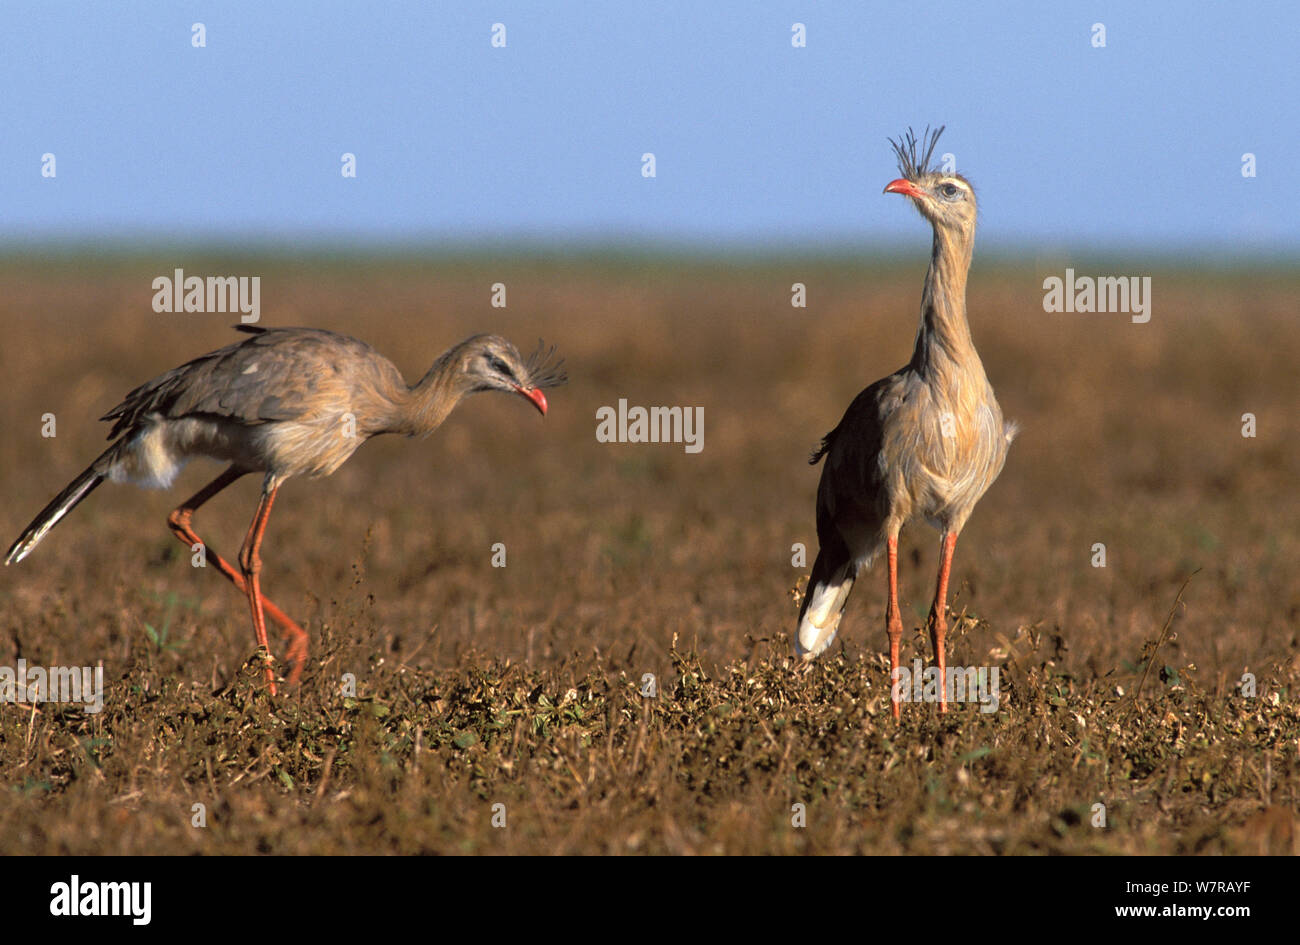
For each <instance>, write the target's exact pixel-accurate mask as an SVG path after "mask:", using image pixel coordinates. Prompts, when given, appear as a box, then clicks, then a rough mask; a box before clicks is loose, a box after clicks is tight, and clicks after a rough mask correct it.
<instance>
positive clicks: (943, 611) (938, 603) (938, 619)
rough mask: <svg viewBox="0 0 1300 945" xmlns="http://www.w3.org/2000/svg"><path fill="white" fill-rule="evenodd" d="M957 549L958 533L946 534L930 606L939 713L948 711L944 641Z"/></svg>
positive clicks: (942, 541)
mask: <svg viewBox="0 0 1300 945" xmlns="http://www.w3.org/2000/svg"><path fill="white" fill-rule="evenodd" d="M956 548H957V533H956V532H945V533H944V536H943V538H942V539H941V552H940V553H941V556H942V560H941V561H940V563H939V580H938V583H937V584H936V585H935V588H934V603H933V604H931V605H930V643H931V645H933V646H934V658H935V662H936V663H937V664H938V666H939V711H940V712H947V711H948V656H947V654H946V653H945V652H944V645H943V640H944V636H946V635H947V633H948V574H949V572H950V571H952V553H953V551H954V550H956Z"/></svg>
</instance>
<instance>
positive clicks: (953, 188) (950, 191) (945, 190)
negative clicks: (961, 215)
mask: <svg viewBox="0 0 1300 945" xmlns="http://www.w3.org/2000/svg"><path fill="white" fill-rule="evenodd" d="M939 192H940V193H941V194H943V195H944V196H945V197H948V198H949V199H951V198H953V197H956V196H957V185H956V184H944V185H943V186H942V187H940V188H939Z"/></svg>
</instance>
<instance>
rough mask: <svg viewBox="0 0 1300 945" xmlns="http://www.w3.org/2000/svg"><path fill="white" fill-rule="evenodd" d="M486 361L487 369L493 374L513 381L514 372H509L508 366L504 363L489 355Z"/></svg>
mask: <svg viewBox="0 0 1300 945" xmlns="http://www.w3.org/2000/svg"><path fill="white" fill-rule="evenodd" d="M487 360H488V367H490V368H491V369H492V370H493V371H494V372H495V373H497V374H500V375H502V376H504V377H508V378H511V379H512V380H513V379H514V376H515V372H514V371H512V370H510V365H508V364H506V362H504V361H502V360H501V359H500V358H498V357H497V356H496V355H494V354H489V355H488V359H487Z"/></svg>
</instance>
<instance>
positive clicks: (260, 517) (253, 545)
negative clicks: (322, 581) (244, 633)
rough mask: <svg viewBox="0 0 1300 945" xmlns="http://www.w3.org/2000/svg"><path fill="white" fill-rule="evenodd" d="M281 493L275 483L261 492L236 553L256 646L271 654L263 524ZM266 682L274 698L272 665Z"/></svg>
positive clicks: (264, 526) (267, 665) (267, 666)
mask: <svg viewBox="0 0 1300 945" xmlns="http://www.w3.org/2000/svg"><path fill="white" fill-rule="evenodd" d="M279 489H280V485H279V483H276V484H275V485H274V486H272V487H271V488H270V489H269V490H264V491H263V492H262V499H261V501H260V502H258V503H257V511H256V512H255V513H254V514H253V521H252V523H251V524H250V525H249V526H248V535H247V537H245V538H244V547H243V548H241V549H239V568H240V570H241V571H243V572H244V583H245V587H244V590H245V592H246V593H247V594H248V606H249V609H251V610H252V612H253V633H254V634H255V635H256V636H257V645H258V646H260V647H261V648H262V649H264V650H266V653H267V656H268V657H269V656H270V654H271V645H270V644H269V643H268V642H267V641H266V618H265V617H264V616H263V614H262V610H263V608H262V577H261V575H262V555H261V550H262V535H263V533H265V531H266V522H267V520H268V519H269V518H270V517H271V505H272V503H274V502H275V494H276V492H278V491H279ZM266 682H267V684H268V685H269V686H270V688H271V695H275V673H274V672H273V671H272V670H271V663H270V661H269V660H268V662H267V664H266Z"/></svg>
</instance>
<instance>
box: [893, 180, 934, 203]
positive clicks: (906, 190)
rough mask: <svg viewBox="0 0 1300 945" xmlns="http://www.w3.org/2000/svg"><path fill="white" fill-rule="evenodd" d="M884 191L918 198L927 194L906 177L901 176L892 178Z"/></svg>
mask: <svg viewBox="0 0 1300 945" xmlns="http://www.w3.org/2000/svg"><path fill="white" fill-rule="evenodd" d="M884 193H887V194H902V195H903V196H904V197H915V198H917V199H918V200H919V199H920V198H922V197H924V196H925V192H924V191H923V190H921V188H919V187H917V186H916V185H915V184H913V183H912V182H911V181H910V180H908V179H907V178H906V177H900V178H898V180H891V181H890V182H889V183H888V184H886V185H885V189H884Z"/></svg>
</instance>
